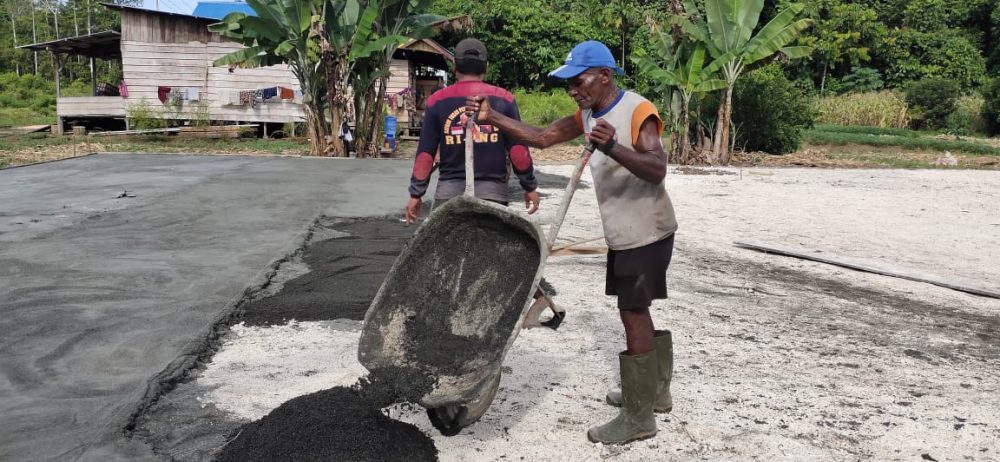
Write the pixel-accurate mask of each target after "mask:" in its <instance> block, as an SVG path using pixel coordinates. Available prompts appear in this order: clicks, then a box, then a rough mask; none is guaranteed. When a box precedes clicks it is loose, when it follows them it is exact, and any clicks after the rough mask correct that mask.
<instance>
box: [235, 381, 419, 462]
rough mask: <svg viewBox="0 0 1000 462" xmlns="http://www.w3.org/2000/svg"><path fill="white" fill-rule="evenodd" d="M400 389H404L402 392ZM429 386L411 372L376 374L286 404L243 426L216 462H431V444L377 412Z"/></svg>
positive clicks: (417, 432)
mask: <svg viewBox="0 0 1000 462" xmlns="http://www.w3.org/2000/svg"><path fill="white" fill-rule="evenodd" d="M404 385H405V386H404ZM431 385H432V380H431V379H430V378H429V377H426V376H423V375H421V374H418V373H413V372H412V371H401V370H398V369H392V370H384V371H376V372H374V373H372V374H370V375H369V380H364V381H362V382H361V383H359V384H357V385H355V386H353V387H336V388H331V389H329V390H323V391H319V392H316V393H312V394H309V395H305V396H300V397H298V398H294V399H292V400H290V401H288V402H285V403H284V404H282V405H281V406H279V407H278V408H277V409H275V410H273V411H271V413H270V414H268V415H266V416H264V417H263V418H262V419H260V420H258V421H256V422H252V423H249V424H247V425H244V426H243V427H242V428H240V429H239V430H238V432H237V433H236V436H235V438H234V439H233V440H232V441H231V442H230V443H229V444H227V445H226V447H225V448H223V450H222V452H221V453H219V455H218V460H220V461H234V462H236V461H240V462H245V461H275V460H296V461H345V462H346V461H395V460H399V461H404V460H405V461H433V460H437V448H435V447H434V441H433V440H431V438H430V437H428V436H427V435H425V434H424V433H423V432H421V431H420V430H419V429H418V428H417V427H415V426H413V425H410V424H408V423H404V422H400V421H397V420H393V419H390V418H389V417H387V416H386V415H385V414H383V413H382V411H381V410H380V409H382V408H383V407H385V406H388V405H390V404H392V403H395V402H399V401H413V400H415V398H414V397H413V395H415V394H419V395H422V394H423V393H425V392H426V391H427V390H429V389H430V387H431Z"/></svg>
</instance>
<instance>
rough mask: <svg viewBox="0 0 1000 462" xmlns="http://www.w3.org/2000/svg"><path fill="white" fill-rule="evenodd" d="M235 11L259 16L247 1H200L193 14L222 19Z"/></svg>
mask: <svg viewBox="0 0 1000 462" xmlns="http://www.w3.org/2000/svg"><path fill="white" fill-rule="evenodd" d="M235 12H239V13H246V14H247V15H249V16H257V12H256V11H254V10H253V8H251V7H250V5H248V4H247V3H246V2H198V6H196V7H194V12H193V13H191V14H192V15H194V16H200V17H203V18H214V19H222V18H224V17H226V15H227V14H229V13H235Z"/></svg>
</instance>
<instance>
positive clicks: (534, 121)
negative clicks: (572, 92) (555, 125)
mask: <svg viewBox="0 0 1000 462" xmlns="http://www.w3.org/2000/svg"><path fill="white" fill-rule="evenodd" d="M514 98H515V99H516V100H517V106H518V108H519V109H520V111H521V120H523V121H524V122H525V123H528V124H531V125H535V126H539V125H548V124H550V123H552V122H555V121H556V120H559V119H561V118H563V117H566V116H569V115H573V114H574V113H575V112H576V109H577V106H576V101H573V98H570V97H569V95H567V94H566V92H565V91H564V90H552V91H551V92H548V93H546V92H527V91H524V90H517V91H515V92H514Z"/></svg>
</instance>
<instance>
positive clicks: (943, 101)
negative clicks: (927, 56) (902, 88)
mask: <svg viewBox="0 0 1000 462" xmlns="http://www.w3.org/2000/svg"><path fill="white" fill-rule="evenodd" d="M960 95H961V88H959V85H958V82H955V81H954V80H950V79H944V78H937V77H935V78H929V79H923V80H919V81H916V82H913V83H911V84H910V86H909V88H907V89H906V102H907V104H908V105H909V106H910V125H912V126H913V128H916V129H928V130H936V129H939V128H945V127H946V126H947V125H948V116H950V115H951V114H952V113H953V112H955V107H956V102H957V101H958V97H959V96H960Z"/></svg>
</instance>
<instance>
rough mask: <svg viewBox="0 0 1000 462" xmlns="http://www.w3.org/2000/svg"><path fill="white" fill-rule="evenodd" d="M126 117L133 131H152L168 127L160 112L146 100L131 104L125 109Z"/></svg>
mask: <svg viewBox="0 0 1000 462" xmlns="http://www.w3.org/2000/svg"><path fill="white" fill-rule="evenodd" d="M125 117H126V119H128V123H129V128H131V129H132V130H152V129H156V128H165V127H166V126H167V121H166V119H163V118H162V114H161V113H160V111H159V110H158V109H156V108H154V107H153V106H151V105H150V104H149V102H148V101H146V98H143V99H141V100H139V102H137V103H133V104H129V105H128V106H127V107H126V108H125Z"/></svg>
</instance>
